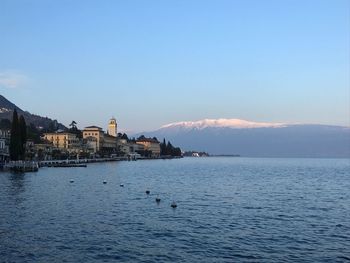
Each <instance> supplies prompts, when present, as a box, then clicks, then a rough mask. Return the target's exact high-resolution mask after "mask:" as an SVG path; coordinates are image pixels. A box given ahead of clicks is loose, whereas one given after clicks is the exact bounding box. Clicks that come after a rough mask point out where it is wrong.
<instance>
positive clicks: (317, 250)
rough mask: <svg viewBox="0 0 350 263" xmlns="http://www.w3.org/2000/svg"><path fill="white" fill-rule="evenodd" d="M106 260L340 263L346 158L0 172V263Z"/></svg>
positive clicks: (349, 229) (348, 256)
mask: <svg viewBox="0 0 350 263" xmlns="http://www.w3.org/2000/svg"><path fill="white" fill-rule="evenodd" d="M70 180H74V182H73V183H71V182H70ZM104 180H105V181H106V182H107V183H106V184H103V181H104ZM120 184H123V185H124V187H121V186H120ZM146 190H150V194H149V195H147V194H146V193H145V191H146ZM157 196H159V197H160V198H161V201H160V203H159V204H157V202H156V201H155V198H156V197H157ZM172 201H176V203H177V205H178V207H177V208H175V209H174V208H172V207H170V205H171V203H172ZM111 261H117V262H282V261H283V262H349V261H350V160H348V159H282V158H281V159H273V158H266V159H264V158H260V159H255V158H229V157H227V158H219V157H218V158H216V157H215V158H214V157H213V158H183V159H178V160H147V161H136V162H113V163H96V164H89V165H88V167H87V168H41V169H40V170H39V172H37V173H27V174H13V173H7V172H2V173H0V262H111Z"/></svg>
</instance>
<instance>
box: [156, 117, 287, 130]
mask: <svg viewBox="0 0 350 263" xmlns="http://www.w3.org/2000/svg"><path fill="white" fill-rule="evenodd" d="M285 125H286V124H285V123H271V122H252V121H246V120H240V119H204V120H199V121H183V122H174V123H170V124H166V125H163V126H162V127H161V128H160V129H187V130H190V129H199V130H201V129H205V128H232V129H250V128H278V127H284V126H285Z"/></svg>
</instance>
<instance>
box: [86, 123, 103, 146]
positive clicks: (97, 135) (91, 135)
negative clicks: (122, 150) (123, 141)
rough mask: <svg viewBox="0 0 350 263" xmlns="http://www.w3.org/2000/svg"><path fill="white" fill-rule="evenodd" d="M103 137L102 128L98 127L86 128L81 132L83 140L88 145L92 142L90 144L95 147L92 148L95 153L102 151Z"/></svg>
mask: <svg viewBox="0 0 350 263" xmlns="http://www.w3.org/2000/svg"><path fill="white" fill-rule="evenodd" d="M103 137H104V132H103V130H102V128H100V127H98V126H88V127H86V128H85V129H84V130H83V139H86V140H87V141H89V143H90V142H93V143H92V144H94V145H95V146H94V147H93V148H94V149H95V152H98V151H100V150H102V146H103Z"/></svg>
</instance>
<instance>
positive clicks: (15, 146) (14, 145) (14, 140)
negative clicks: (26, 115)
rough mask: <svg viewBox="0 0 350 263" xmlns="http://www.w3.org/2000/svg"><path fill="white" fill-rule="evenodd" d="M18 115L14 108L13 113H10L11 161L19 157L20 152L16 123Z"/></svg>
mask: <svg viewBox="0 0 350 263" xmlns="http://www.w3.org/2000/svg"><path fill="white" fill-rule="evenodd" d="M18 124H19V123H18V115H17V110H16V109H14V111H13V115H12V124H11V137H10V146H9V151H10V159H11V160H13V161H17V160H18V159H19V155H20V152H21V149H20V145H21V139H20V132H19V125H18Z"/></svg>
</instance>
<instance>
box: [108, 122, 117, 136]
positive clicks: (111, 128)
mask: <svg viewBox="0 0 350 263" xmlns="http://www.w3.org/2000/svg"><path fill="white" fill-rule="evenodd" d="M108 134H109V135H111V136H114V137H117V135H118V132H117V121H116V119H115V118H114V117H113V118H112V119H110V120H109V124H108Z"/></svg>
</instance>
